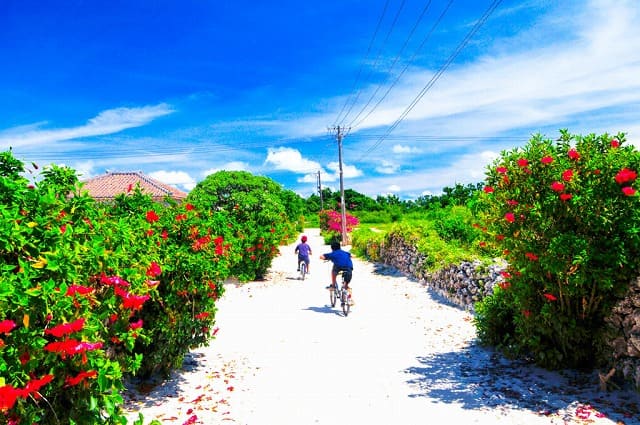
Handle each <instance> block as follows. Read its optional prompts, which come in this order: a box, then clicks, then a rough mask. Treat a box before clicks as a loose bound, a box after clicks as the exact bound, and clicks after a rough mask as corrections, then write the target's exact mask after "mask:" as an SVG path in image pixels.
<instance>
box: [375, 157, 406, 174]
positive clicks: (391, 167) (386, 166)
mask: <svg viewBox="0 0 640 425" xmlns="http://www.w3.org/2000/svg"><path fill="white" fill-rule="evenodd" d="M399 168H400V166H399V165H398V164H395V163H393V162H391V161H387V160H382V162H381V163H380V165H379V166H377V167H376V171H377V172H379V173H380V174H395V173H396V172H398V169H399Z"/></svg>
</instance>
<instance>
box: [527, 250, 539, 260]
mask: <svg viewBox="0 0 640 425" xmlns="http://www.w3.org/2000/svg"><path fill="white" fill-rule="evenodd" d="M524 256H525V257H527V258H528V259H529V260H531V261H538V256H537V255H536V254H534V253H533V252H527V253H526V254H524Z"/></svg>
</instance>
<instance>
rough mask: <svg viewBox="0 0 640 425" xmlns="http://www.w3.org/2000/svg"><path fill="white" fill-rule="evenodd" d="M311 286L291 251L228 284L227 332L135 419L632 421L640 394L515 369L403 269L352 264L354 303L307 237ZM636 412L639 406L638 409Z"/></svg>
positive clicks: (133, 396) (518, 365) (259, 423)
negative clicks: (334, 289)
mask: <svg viewBox="0 0 640 425" xmlns="http://www.w3.org/2000/svg"><path fill="white" fill-rule="evenodd" d="M306 234H307V235H308V236H309V242H310V245H311V247H312V249H313V258H312V263H311V275H310V276H308V277H307V279H306V280H305V281H301V280H299V279H298V275H297V273H296V270H295V263H296V257H295V255H294V253H293V249H294V246H295V244H292V245H289V246H285V247H282V248H281V255H280V256H278V257H277V258H276V259H275V260H274V262H273V265H272V268H271V270H270V273H269V275H268V276H267V279H266V280H265V281H260V282H250V283H247V284H243V285H235V284H232V283H229V284H227V285H226V292H225V295H224V296H223V297H222V299H221V300H220V301H219V304H218V306H219V311H218V313H217V316H216V318H217V326H219V328H220V330H219V332H218V334H217V336H216V339H215V340H213V341H212V343H211V345H210V346H209V347H204V348H200V349H197V350H194V351H193V352H192V353H191V354H190V355H189V356H188V358H187V361H186V362H185V367H184V368H183V370H180V371H176V372H175V373H174V374H173V377H172V379H170V380H168V381H166V382H164V383H163V384H161V385H159V386H157V387H155V388H154V389H153V390H152V391H151V392H149V393H141V392H139V391H137V390H136V389H135V388H132V389H131V390H130V391H129V392H128V393H127V394H126V399H127V404H126V408H127V409H128V411H130V412H131V416H130V417H131V418H135V417H136V416H137V413H138V412H141V413H142V414H143V415H144V416H145V419H146V420H145V422H146V423H148V421H149V420H151V419H154V418H156V419H158V420H160V421H161V422H162V423H177V424H184V423H193V424H218V423H231V424H242V425H245V424H246V425H286V424H292V425H293V424H295V425H307V424H309V425H311V424H323V425H324V424H326V425H329V424H331V425H341V424H343V425H360V424H362V425H376V424H380V425H391V424H394V425H396V424H397V425H400V424H406V425H413V424H442V423H464V424H565V423H570V424H581V423H591V424H615V423H620V422H617V421H621V423H625V424H634V423H640V416H638V410H637V409H638V405H640V395H639V394H637V393H630V392H623V393H616V394H610V393H606V394H603V393H598V392H597V391H596V385H595V383H594V382H592V381H591V380H590V378H591V377H590V376H587V377H585V376H582V375H577V374H573V373H568V372H567V373H551V372H547V371H544V370H541V369H538V368H535V367H531V366H529V365H525V364H524V363H522V362H510V361H507V360H506V359H504V358H503V357H502V356H500V355H498V354H497V353H494V352H492V351H490V350H486V349H483V348H481V347H478V346H477V345H476V340H475V335H476V334H475V328H474V326H473V322H472V316H471V315H470V314H469V313H467V312H464V311H462V310H461V309H459V308H456V307H454V306H451V305H448V304H447V303H446V302H444V301H443V300H441V299H439V298H438V297H437V296H435V295H433V294H432V293H430V292H429V291H428V290H427V289H426V288H425V287H424V286H422V285H420V284H419V283H417V282H415V281H413V280H411V279H407V278H406V277H404V276H402V275H399V274H398V273H394V272H393V270H389V269H385V268H381V267H380V266H377V265H374V264H371V263H367V262H363V261H360V260H358V259H355V270H354V278H353V282H352V287H353V296H354V299H355V301H356V305H355V306H354V307H353V308H352V311H351V314H350V315H349V316H348V317H343V316H342V312H341V311H340V307H339V305H336V307H335V308H331V307H330V306H329V294H328V291H327V290H326V289H325V286H326V285H327V283H328V281H329V271H330V267H331V266H330V263H324V262H322V261H321V260H319V259H318V256H319V255H320V254H321V253H324V252H328V251H329V248H328V247H327V246H326V245H324V244H323V241H322V238H321V237H320V236H319V232H318V230H317V229H308V230H307V233H306ZM634 403H635V404H634Z"/></svg>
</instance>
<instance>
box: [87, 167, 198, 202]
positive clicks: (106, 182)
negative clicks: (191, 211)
mask: <svg viewBox="0 0 640 425" xmlns="http://www.w3.org/2000/svg"><path fill="white" fill-rule="evenodd" d="M138 183H140V189H141V190H142V193H144V194H147V195H151V197H152V198H153V200H155V201H163V200H164V199H165V197H166V196H170V197H171V198H173V199H175V200H176V201H182V200H184V199H185V198H186V197H187V194H186V193H185V192H183V191H181V190H179V189H176V188H175V187H172V186H169V185H167V184H164V183H162V182H160V181H158V180H155V179H152V178H151V177H149V176H145V175H144V174H142V173H141V172H136V171H134V172H109V173H107V174H105V175H103V176H99V177H94V178H92V179H89V180H86V181H84V182H83V186H82V191H83V192H89V195H90V196H91V197H92V198H94V199H96V200H98V201H105V200H110V199H114V198H115V197H116V195H119V194H121V193H127V192H128V191H129V190H131V189H133V188H135V187H136V185H137V184H138Z"/></svg>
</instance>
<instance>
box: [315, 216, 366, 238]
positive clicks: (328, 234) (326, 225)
mask: <svg viewBox="0 0 640 425" xmlns="http://www.w3.org/2000/svg"><path fill="white" fill-rule="evenodd" d="M318 216H319V219H320V231H321V232H322V233H323V235H324V239H325V241H326V242H330V241H332V240H340V238H341V234H342V213H340V212H339V211H334V210H322V211H320V212H319V213H318ZM345 218H346V228H347V233H351V232H352V231H353V229H354V228H355V227H356V226H357V225H358V224H359V223H360V222H359V221H358V218H357V217H354V216H352V215H351V214H349V213H346V214H345Z"/></svg>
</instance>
